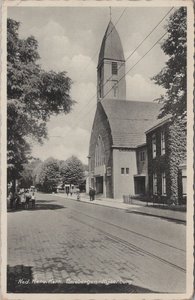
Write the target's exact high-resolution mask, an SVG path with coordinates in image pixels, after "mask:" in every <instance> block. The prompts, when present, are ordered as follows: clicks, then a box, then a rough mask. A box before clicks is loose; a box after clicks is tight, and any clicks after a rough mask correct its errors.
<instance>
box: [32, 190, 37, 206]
mask: <svg viewBox="0 0 195 300" xmlns="http://www.w3.org/2000/svg"><path fill="white" fill-rule="evenodd" d="M35 200H36V198H35V192H33V193H32V197H31V201H32V208H35Z"/></svg>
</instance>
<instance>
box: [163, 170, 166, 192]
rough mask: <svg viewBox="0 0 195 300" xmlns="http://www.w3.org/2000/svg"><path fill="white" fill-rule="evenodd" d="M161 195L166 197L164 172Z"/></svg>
mask: <svg viewBox="0 0 195 300" xmlns="http://www.w3.org/2000/svg"><path fill="white" fill-rule="evenodd" d="M162 195H166V176H165V172H163V173H162Z"/></svg>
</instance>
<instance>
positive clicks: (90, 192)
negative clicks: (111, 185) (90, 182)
mask: <svg viewBox="0 0 195 300" xmlns="http://www.w3.org/2000/svg"><path fill="white" fill-rule="evenodd" d="M89 199H90V201H92V200H93V191H92V188H89Z"/></svg>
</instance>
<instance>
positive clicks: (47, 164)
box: [35, 157, 60, 192]
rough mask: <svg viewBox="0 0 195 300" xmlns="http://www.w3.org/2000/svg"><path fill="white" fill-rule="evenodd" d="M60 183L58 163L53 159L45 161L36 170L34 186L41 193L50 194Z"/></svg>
mask: <svg viewBox="0 0 195 300" xmlns="http://www.w3.org/2000/svg"><path fill="white" fill-rule="evenodd" d="M59 182H60V171H59V162H58V160H56V159H54V158H52V157H51V158H48V159H46V160H45V161H44V162H43V163H42V164H40V165H38V167H37V168H36V177H35V185H36V186H38V187H39V189H40V190H41V191H43V192H52V191H54V190H55V189H56V187H57V185H58V184H59Z"/></svg>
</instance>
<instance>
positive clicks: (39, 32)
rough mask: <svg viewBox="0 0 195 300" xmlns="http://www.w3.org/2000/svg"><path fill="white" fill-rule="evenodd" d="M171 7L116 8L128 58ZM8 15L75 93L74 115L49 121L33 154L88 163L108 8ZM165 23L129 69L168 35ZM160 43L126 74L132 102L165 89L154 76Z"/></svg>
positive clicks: (15, 10)
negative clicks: (45, 135)
mask: <svg viewBox="0 0 195 300" xmlns="http://www.w3.org/2000/svg"><path fill="white" fill-rule="evenodd" d="M169 10H170V7H127V8H125V7H112V9H111V14H112V22H113V24H116V29H117V31H118V33H119V35H120V38H121V42H122V46H123V50H124V55H125V59H127V57H128V56H129V55H130V54H131V53H132V52H133V51H134V50H135V48H136V47H137V46H138V45H139V44H140V42H141V41H142V40H143V39H144V38H145V37H146V36H147V35H148V34H149V33H150V32H151V30H152V29H153V28H154V27H155V26H156V25H157V24H158V23H159V21H160V20H161V19H162V18H163V17H164V16H165V15H166V13H167V12H168V11H169ZM172 12H173V11H172ZM8 17H10V18H12V19H14V20H17V21H20V22H21V25H20V30H19V36H20V38H26V37H28V36H30V35H33V36H34V37H35V38H36V39H37V41H38V43H39V49H38V51H39V54H40V57H41V59H40V61H39V63H40V64H41V66H42V68H43V69H45V70H54V71H57V72H58V71H66V72H67V76H69V77H70V78H71V79H72V81H73V85H72V89H71V96H72V98H73V99H74V100H75V101H76V102H77V104H75V105H74V107H73V110H72V112H71V113H69V114H67V115H58V116H55V117H52V118H51V120H50V121H49V122H48V124H47V128H48V140H46V141H45V142H44V144H43V145H42V146H41V145H39V144H37V143H35V142H32V143H31V146H32V155H33V156H34V157H37V158H40V159H42V160H45V159H47V158H48V157H54V158H57V159H61V160H66V159H67V158H69V157H70V156H72V155H76V156H77V157H78V158H79V159H80V160H81V161H82V162H83V163H87V156H88V149H89V140H90V132H91V128H92V124H93V119H94V115H95V110H96V104H97V97H96V81H97V78H96V72H97V61H98V55H99V50H100V46H101V42H102V39H103V36H104V33H105V31H106V28H107V25H108V23H109V20H110V9H109V7H9V8H8ZM166 23H167V18H166V19H165V20H164V21H163V22H162V23H161V24H160V25H159V26H158V27H157V28H156V30H154V32H153V33H152V34H151V35H150V36H149V38H147V39H146V40H145V41H144V43H143V44H142V45H141V47H140V48H138V49H137V50H136V51H135V53H134V54H133V55H132V56H131V58H130V59H128V60H127V61H126V71H128V70H129V69H130V68H131V67H132V66H133V65H134V64H135V63H136V62H137V61H138V60H139V59H140V58H141V57H142V56H143V55H144V54H145V53H146V52H147V51H148V50H149V49H150V48H151V47H152V46H153V44H154V43H155V42H156V41H157V40H158V39H159V38H160V37H161V36H162V35H163V34H164V33H165V24H166ZM161 43H162V41H161V42H159V43H158V44H157V45H156V46H155V47H154V48H153V49H152V50H151V51H150V52H149V53H148V54H147V55H146V56H145V57H144V58H143V59H142V60H141V61H140V63H138V64H137V65H136V66H135V67H134V68H133V69H132V70H131V71H130V72H128V74H127V75H126V86H127V99H128V100H134V101H154V99H156V98H158V97H159V96H160V95H161V94H163V92H164V91H163V89H162V87H160V86H157V85H155V84H154V82H153V81H152V80H151V78H152V77H153V76H154V75H156V74H157V73H158V72H159V71H160V70H161V69H162V68H163V67H164V65H165V62H166V60H167V57H166V56H165V55H164V53H163V51H162V50H161V47H160V44H161Z"/></svg>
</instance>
